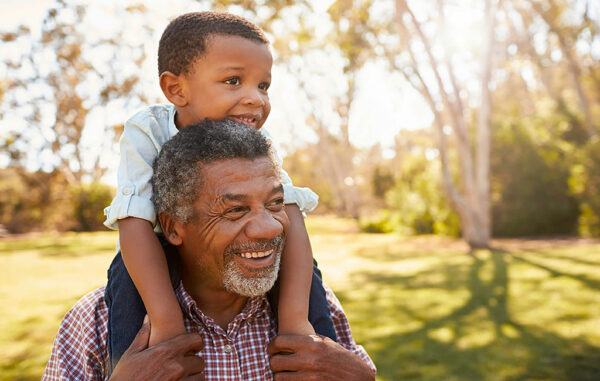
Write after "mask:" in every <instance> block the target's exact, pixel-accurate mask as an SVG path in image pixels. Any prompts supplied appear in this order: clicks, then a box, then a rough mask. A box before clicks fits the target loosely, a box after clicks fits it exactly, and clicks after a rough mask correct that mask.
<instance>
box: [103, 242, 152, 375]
mask: <svg viewBox="0 0 600 381" xmlns="http://www.w3.org/2000/svg"><path fill="white" fill-rule="evenodd" d="M104 299H105V301H106V305H107V306H108V337H107V340H106V341H107V345H108V355H109V359H108V368H109V369H108V372H109V375H110V374H111V373H112V371H113V369H114V368H115V366H116V365H117V362H118V361H119V359H120V358H121V356H123V353H124V352H125V351H126V350H127V348H129V345H131V342H132V341H133V339H134V338H135V335H136V334H137V332H138V331H139V329H140V328H141V326H142V322H143V320H144V316H145V315H146V308H145V307H144V303H143V302H142V298H141V297H140V294H139V293H138V292H137V289H136V288H135V285H134V284H133V281H132V280H131V277H130V276H129V273H128V272H127V269H126V268H125V264H124V263H123V259H122V258H121V252H120V251H119V253H117V256H116V257H115V259H113V261H112V263H111V265H110V267H109V269H108V282H107V284H106V290H105V293H104Z"/></svg>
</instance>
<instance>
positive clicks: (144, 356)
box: [110, 317, 204, 381]
mask: <svg viewBox="0 0 600 381" xmlns="http://www.w3.org/2000/svg"><path fill="white" fill-rule="evenodd" d="M149 339H150V322H149V321H148V318H147V317H146V319H145V320H144V324H143V325H142V328H140V331H139V332H138V334H137V336H136V337H135V339H134V340H133V342H132V343H131V345H130V346H129V348H128V349H127V350H126V351H125V353H124V354H123V357H121V360H120V361H119V362H118V363H117V366H116V367H115V370H114V372H113V374H112V376H111V377H110V379H111V381H117V380H157V381H159V380H161V381H162V380H167V381H169V380H180V379H184V380H204V375H202V374H201V372H202V370H204V360H203V359H202V358H201V357H198V356H196V355H195V353H196V352H198V351H199V350H200V349H202V343H203V341H202V336H200V335H198V334H195V333H184V334H181V335H179V336H175V337H174V338H172V339H170V340H167V341H165V342H162V343H160V344H158V345H156V346H154V347H151V348H148V340H149Z"/></svg>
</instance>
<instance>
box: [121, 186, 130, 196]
mask: <svg viewBox="0 0 600 381" xmlns="http://www.w3.org/2000/svg"><path fill="white" fill-rule="evenodd" d="M122 192H123V194H124V195H125V196H128V195H130V194H131V188H129V187H127V188H123V190H122Z"/></svg>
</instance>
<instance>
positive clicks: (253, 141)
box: [151, 119, 279, 223]
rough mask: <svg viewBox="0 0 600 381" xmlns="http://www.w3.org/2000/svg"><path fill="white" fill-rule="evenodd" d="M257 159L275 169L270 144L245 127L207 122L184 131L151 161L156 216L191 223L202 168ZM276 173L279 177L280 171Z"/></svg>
mask: <svg viewBox="0 0 600 381" xmlns="http://www.w3.org/2000/svg"><path fill="white" fill-rule="evenodd" d="M259 157H268V158H269V159H270V160H271V162H272V163H273V165H274V167H275V168H276V169H277V164H275V160H273V154H272V151H271V145H270V143H269V141H268V140H267V139H266V138H265V137H264V136H263V135H262V134H261V133H260V132H258V131H256V130H254V129H253V128H252V127H249V126H247V125H245V124H242V123H238V122H235V121H232V120H229V119H222V120H208V119H206V120H204V121H203V122H201V123H198V124H195V125H191V126H188V127H185V128H183V129H182V130H181V131H180V132H179V133H178V134H177V135H175V136H174V137H173V138H172V139H171V140H169V141H168V142H167V143H165V144H164V145H163V147H162V150H161V151H160V153H159V155H158V157H157V158H156V160H154V173H153V175H152V180H151V182H152V202H154V206H155V207H156V212H157V214H158V213H163V212H167V213H169V214H170V215H171V217H172V218H173V219H174V220H176V221H180V222H183V223H188V222H190V221H191V220H192V218H193V215H194V210H193V204H194V202H195V201H196V200H197V199H198V192H199V191H200V189H201V188H202V186H203V183H202V180H203V179H202V170H201V169H202V165H203V164H208V163H211V162H214V161H219V160H224V159H235V158H243V159H249V160H254V159H256V158H259ZM276 173H277V176H279V171H277V172H276Z"/></svg>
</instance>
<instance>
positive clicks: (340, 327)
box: [323, 284, 377, 372]
mask: <svg viewBox="0 0 600 381" xmlns="http://www.w3.org/2000/svg"><path fill="white" fill-rule="evenodd" d="M323 287H324V288H325V296H326V298H327V302H328V303H329V312H330V313H331V319H332V320H333V328H334V329H335V335H336V337H337V342H338V344H340V345H341V346H342V347H344V348H346V349H348V350H349V351H350V352H352V353H354V354H356V355H357V356H358V357H360V359H361V360H362V361H364V362H365V364H367V365H368V366H369V368H371V369H372V370H373V372H377V368H376V367H375V363H373V360H371V357H369V354H368V353H367V351H365V349H364V348H363V347H362V345H358V344H356V343H355V342H354V339H353V338H352V332H351V331H350V323H348V318H346V314H345V313H344V310H343V309H342V305H341V304H340V301H339V300H338V298H337V297H336V296H335V294H334V293H333V291H331V289H330V288H329V287H328V286H327V285H326V284H323Z"/></svg>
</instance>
